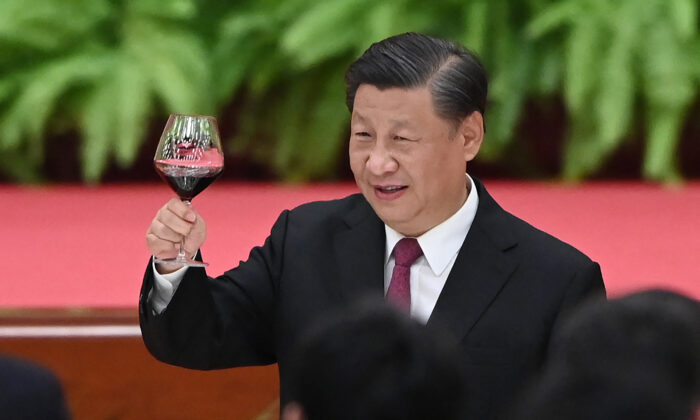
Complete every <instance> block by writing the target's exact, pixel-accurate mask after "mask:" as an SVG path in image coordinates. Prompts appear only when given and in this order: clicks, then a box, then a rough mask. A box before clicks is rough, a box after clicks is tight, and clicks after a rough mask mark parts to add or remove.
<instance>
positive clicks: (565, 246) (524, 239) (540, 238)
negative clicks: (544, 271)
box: [505, 212, 591, 263]
mask: <svg viewBox="0 0 700 420" xmlns="http://www.w3.org/2000/svg"><path fill="white" fill-rule="evenodd" d="M505 213H506V214H507V216H506V217H507V219H508V220H509V223H510V224H511V228H512V229H513V232H514V234H515V235H516V237H517V239H518V241H519V246H522V247H523V248H524V249H526V250H528V251H529V252H528V253H530V252H532V253H533V254H534V253H537V254H538V255H542V256H546V258H548V259H554V260H560V261H569V262H572V261H578V262H580V263H589V262H591V259H590V258H589V257H588V256H587V255H586V254H584V253H583V252H582V251H581V250H579V249H578V248H576V247H574V246H573V245H571V244H569V243H567V242H565V241H563V240H562V239H560V238H558V237H556V236H555V235H554V234H552V233H548V232H545V231H543V230H541V229H539V228H537V227H535V226H533V225H531V224H530V223H529V222H527V221H525V220H523V219H521V218H519V217H517V216H515V215H513V214H512V213H509V212H505ZM533 256H534V255H533Z"/></svg>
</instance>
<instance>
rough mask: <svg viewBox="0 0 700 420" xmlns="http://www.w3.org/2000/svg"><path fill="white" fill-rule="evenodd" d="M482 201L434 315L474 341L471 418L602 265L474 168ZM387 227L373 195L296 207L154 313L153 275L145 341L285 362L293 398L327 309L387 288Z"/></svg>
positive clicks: (592, 288) (505, 391) (528, 358)
mask: <svg viewBox="0 0 700 420" xmlns="http://www.w3.org/2000/svg"><path fill="white" fill-rule="evenodd" d="M475 184H476V188H477V191H478V193H479V208H478V210H477V213H476V217H475V219H474V222H473V224H472V227H471V229H470V230H469V233H468V235H467V237H466V239H465V241H464V244H463V245H462V248H461V250H460V251H459V254H458V256H457V259H456V261H455V264H454V266H453V268H452V271H451V272H450V274H449V277H448V279H447V282H446V284H445V286H444V289H443V291H442V293H441V294H440V297H439V299H438V301H437V304H436V306H435V309H434V311H433V313H432V315H431V317H430V319H429V320H428V323H427V327H428V328H438V329H443V330H446V331H448V332H449V333H450V334H451V335H452V336H453V337H455V338H456V339H457V340H458V341H459V343H460V346H461V347H462V349H463V354H464V362H465V364H466V367H467V373H468V375H469V386H468V394H467V395H466V396H465V397H466V398H467V400H468V405H469V413H470V416H471V417H470V418H472V419H479V420H484V419H490V418H495V416H496V413H498V412H500V411H501V410H502V409H504V408H505V407H506V406H507V405H508V404H509V403H510V402H511V401H512V399H513V397H514V396H515V395H516V392H517V391H519V389H520V388H521V387H522V385H523V383H524V381H525V380H527V378H528V377H529V376H530V375H531V374H532V373H533V372H535V371H536V370H537V369H538V368H539V367H540V365H541V364H542V362H543V360H544V358H545V355H546V352H547V347H548V344H549V337H550V334H551V331H552V329H553V328H554V326H555V325H556V323H557V322H559V320H560V319H561V318H562V316H563V314H564V313H565V312H566V311H567V310H569V309H570V308H572V307H573V306H574V305H576V304H577V303H579V302H580V301H581V300H582V299H583V298H584V297H586V296H588V295H591V294H598V295H602V296H604V294H605V289H604V286H603V280H602V276H601V273H600V267H599V266H598V264H596V263H595V262H593V261H591V260H590V259H589V258H588V257H586V256H585V255H583V254H582V253H581V252H579V251H577V250H576V249H574V248H573V247H571V246H569V245H567V244H565V243H563V242H561V241H559V240H557V239H556V238H554V237H552V236H550V235H548V234H546V233H544V232H541V231H539V230H537V229H535V228H533V227H532V226H530V225H529V224H527V223H525V222H524V221H522V220H520V219H518V218H516V217H515V216H513V215H511V214H510V213H508V212H506V211H504V210H503V209H501V207H500V206H499V205H498V204H497V203H496V202H495V201H494V200H493V198H491V196H490V195H489V194H488V193H487V191H486V190H485V189H484V187H483V185H482V184H481V183H480V182H479V181H478V180H475ZM384 248H385V233H384V225H383V223H382V221H381V220H380V219H379V218H378V217H377V215H376V214H375V213H374V211H373V210H372V208H371V207H370V205H369V204H368V203H367V201H366V200H365V199H364V197H363V196H362V195H359V194H356V195H352V196H349V197H347V198H344V199H341V200H335V201H329V202H314V203H309V204H305V205H302V206H300V207H298V208H296V209H294V210H291V211H288V210H285V211H284V212H282V214H281V215H280V216H279V218H278V220H277V221H276V223H275V224H274V226H273V227H272V231H271V233H270V236H269V237H268V238H267V239H266V241H265V244H264V245H263V246H261V247H256V248H254V249H253V250H252V251H251V253H250V256H249V258H248V260H247V261H245V262H241V263H240V265H239V266H238V267H236V268H234V269H232V270H230V271H227V272H226V273H224V274H223V275H222V276H220V277H218V278H216V279H213V278H207V276H206V273H205V271H204V270H203V269H199V268H195V269H193V268H190V269H188V271H187V275H186V276H185V278H184V279H183V280H182V283H181V284H180V286H179V288H178V290H177V292H176V293H175V295H174V296H173V299H172V301H171V302H170V304H169V306H168V307H167V309H166V310H165V311H164V312H163V313H162V314H160V315H157V316H155V315H153V312H152V310H151V308H150V307H149V305H148V303H147V301H146V296H147V295H148V292H149V291H150V289H151V288H152V281H153V273H152V271H151V269H150V264H149V268H148V269H147V271H146V275H145V278H144V282H143V287H142V294H141V304H140V314H141V329H142V332H143V337H144V341H145V343H146V346H147V347H148V349H149V350H150V351H151V353H152V354H153V355H154V356H155V357H156V358H158V359H159V360H162V361H164V362H166V363H171V364H175V365H179V366H185V367H189V368H195V369H217V368H227V367H233V366H245V365H257V364H269V363H274V362H277V363H278V364H279V370H280V382H281V400H282V403H283V404H284V402H285V401H286V398H287V395H288V386H289V384H288V383H287V381H286V376H285V372H286V370H287V369H288V363H289V357H290V351H291V349H292V348H293V346H294V343H295V340H296V339H297V338H298V337H299V334H300V333H301V332H302V331H303V330H304V328H305V327H307V326H308V325H309V324H312V323H313V321H314V320H315V319H317V318H319V317H322V316H323V314H324V312H326V311H328V310H331V309H334V308H337V307H339V306H342V305H344V304H347V303H348V302H352V301H354V300H355V299H357V298H360V297H363V296H366V295H374V296H382V294H383V284H384V252H385V251H384Z"/></svg>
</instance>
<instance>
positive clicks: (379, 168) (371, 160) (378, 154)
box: [367, 142, 399, 175]
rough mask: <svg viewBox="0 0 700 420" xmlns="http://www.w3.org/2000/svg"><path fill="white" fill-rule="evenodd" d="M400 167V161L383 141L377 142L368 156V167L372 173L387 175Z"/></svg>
mask: <svg viewBox="0 0 700 420" xmlns="http://www.w3.org/2000/svg"><path fill="white" fill-rule="evenodd" d="M398 168H399V163H398V161H397V160H396V159H395V158H394V156H393V155H392V153H391V151H390V150H388V149H387V148H386V147H385V146H384V145H383V144H382V143H381V142H377V143H376V144H375V145H374V147H373V148H372V150H371V151H370V153H369V157H368V158H367V169H368V170H369V171H370V172H371V173H372V175H385V174H387V173H392V172H395V171H396V170H397V169H398Z"/></svg>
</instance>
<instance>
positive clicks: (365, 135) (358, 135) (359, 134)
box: [355, 131, 369, 137]
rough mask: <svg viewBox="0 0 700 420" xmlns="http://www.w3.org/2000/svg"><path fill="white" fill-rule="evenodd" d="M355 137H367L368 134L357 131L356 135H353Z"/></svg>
mask: <svg viewBox="0 0 700 420" xmlns="http://www.w3.org/2000/svg"><path fill="white" fill-rule="evenodd" d="M355 135H356V136H357V137H369V133H368V132H366V131H358V132H357V133H355Z"/></svg>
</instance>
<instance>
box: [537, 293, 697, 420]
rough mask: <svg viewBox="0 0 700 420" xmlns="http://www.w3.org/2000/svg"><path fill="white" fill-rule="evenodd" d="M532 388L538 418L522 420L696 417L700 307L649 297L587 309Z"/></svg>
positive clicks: (557, 339) (567, 329)
mask: <svg viewBox="0 0 700 420" xmlns="http://www.w3.org/2000/svg"><path fill="white" fill-rule="evenodd" d="M534 388H535V391H532V392H533V394H532V395H530V394H526V395H527V397H525V398H523V400H530V401H534V403H531V404H529V405H528V404H527V403H526V404H525V405H526V406H529V407H530V408H533V406H534V407H535V412H536V413H539V414H537V415H533V416H530V417H523V418H524V419H534V418H542V419H546V418H554V417H546V416H545V415H544V414H542V413H543V412H545V411H546V412H549V411H552V410H554V411H552V412H556V410H559V411H560V412H563V411H567V410H568V411H567V412H569V411H570V412H572V413H573V412H575V411H576V410H580V412H581V414H580V415H579V417H575V416H574V417H566V416H564V417H560V418H573V419H578V418H581V419H583V418H596V419H613V418H614V419H625V418H630V419H632V418H650V419H651V418H663V419H676V418H678V419H689V418H691V414H690V413H691V412H692V411H693V410H697V407H698V405H699V404H700V302H698V301H696V300H694V299H691V298H689V297H686V296H683V295H680V294H677V293H673V292H670V291H663V290H651V291H645V292H639V293H635V294H631V295H628V296H625V297H622V298H618V299H612V300H609V301H591V302H589V303H588V304H586V305H583V306H582V307H580V308H579V309H578V310H577V311H574V312H573V313H571V314H570V316H569V318H568V319H566V320H565V322H564V323H563V324H562V326H561V328H559V329H557V330H556V331H554V333H553V338H552V351H551V355H550V358H549V361H548V363H547V365H546V366H545V371H544V374H543V377H542V378H541V379H540V381H539V382H538V383H536V384H535V385H534ZM672 406H677V408H678V409H677V410H674V409H673V407H672ZM538 410H539V411H538ZM664 410H667V411H668V413H667V414H666V416H660V415H659V416H656V417H654V415H652V414H650V413H659V412H663V411H664ZM586 413H588V414H590V416H588V417H587V416H584V414H586ZM644 413H646V414H644ZM593 414H595V416H593ZM623 414H624V416H623ZM572 416H573V414H572Z"/></svg>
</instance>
